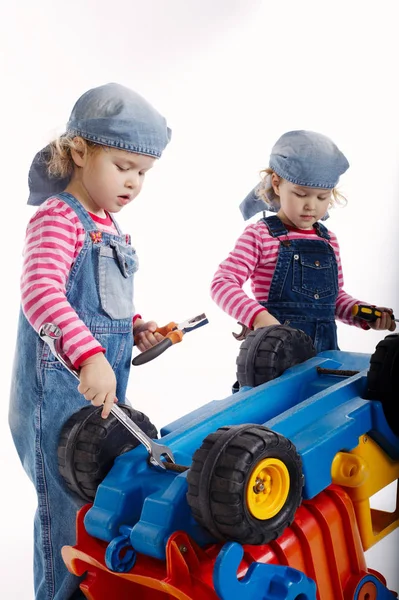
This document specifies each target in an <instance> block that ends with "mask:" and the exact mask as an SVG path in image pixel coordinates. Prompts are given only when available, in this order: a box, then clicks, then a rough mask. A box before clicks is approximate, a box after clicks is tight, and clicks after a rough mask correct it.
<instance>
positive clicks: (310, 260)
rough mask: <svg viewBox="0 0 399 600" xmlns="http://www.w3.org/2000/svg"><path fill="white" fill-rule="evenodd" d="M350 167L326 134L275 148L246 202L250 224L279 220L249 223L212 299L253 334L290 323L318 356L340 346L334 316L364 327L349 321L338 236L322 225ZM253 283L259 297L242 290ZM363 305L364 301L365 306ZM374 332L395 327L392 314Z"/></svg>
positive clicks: (288, 136)
mask: <svg viewBox="0 0 399 600" xmlns="http://www.w3.org/2000/svg"><path fill="white" fill-rule="evenodd" d="M348 167H349V163H348V161H347V159H346V158H345V156H344V155H343V154H342V152H341V151H340V150H339V149H338V148H337V146H336V145H335V144H334V143H333V142H332V141H331V140H330V139H329V138H327V137H325V136H324V135H321V134H319V133H314V132H312V131H290V132H288V133H285V134H284V135H283V136H281V138H280V139H279V140H278V141H277V143H276V144H275V145H274V147H273V149H272V152H271V155H270V162H269V168H268V169H266V170H265V171H264V175H265V176H264V177H263V179H262V181H261V183H260V184H259V185H258V186H257V187H256V188H254V190H252V192H250V194H249V195H248V196H247V197H246V198H245V200H244V201H243V202H242V203H241V205H240V209H241V212H242V214H243V216H244V218H245V219H248V218H250V217H252V216H253V215H255V214H256V213H258V212H260V211H265V210H270V211H272V212H277V214H276V215H274V216H270V217H267V218H263V219H261V220H260V221H258V222H257V223H255V224H253V225H249V226H248V227H247V228H246V229H245V230H244V233H243V234H242V235H241V236H240V238H239V239H238V240H237V242H236V245H235V248H234V250H233V251H232V252H231V253H230V254H229V256H228V257H227V258H226V260H224V261H223V262H222V263H221V264H220V265H219V268H218V270H217V272H216V274H215V276H214V278H213V281H212V286H211V295H212V298H213V300H214V301H215V302H216V303H217V304H218V305H219V306H220V307H221V308H222V309H223V310H224V311H225V312H227V313H228V314H229V315H231V316H232V317H234V318H235V319H237V320H238V321H240V322H241V323H242V324H243V325H245V326H247V327H248V328H250V329H258V328H259V327H266V326H268V325H273V324H277V323H286V324H289V325H290V326H291V327H294V328H297V329H302V330H303V331H305V333H307V334H308V335H309V336H310V337H311V338H312V339H313V343H314V345H315V348H316V351H317V352H322V351H323V350H331V349H337V348H338V345H337V328H336V323H335V319H340V320H341V321H343V322H344V323H348V324H349V325H357V326H360V327H362V328H363V329H369V326H368V325H367V324H365V322H364V321H361V320H359V319H357V318H354V317H353V316H352V308H353V306H354V305H355V304H359V301H358V300H356V299H355V298H353V297H352V296H349V294H347V293H346V292H345V291H344V289H343V274H342V267H341V260H340V255H339V246H338V241H337V238H336V236H335V235H334V234H333V233H332V232H331V231H329V230H328V229H327V228H326V227H325V226H324V225H322V224H321V223H320V222H319V221H320V219H321V220H325V219H326V218H328V214H327V211H328V208H329V206H331V205H332V204H333V203H334V202H336V201H339V199H340V194H339V192H338V191H337V190H336V185H337V183H338V180H339V177H340V175H342V174H343V173H344V172H345V171H346V170H347V169H348ZM248 279H250V280H251V284H252V292H253V295H254V297H255V299H252V298H249V297H248V296H247V294H246V293H245V292H244V291H243V290H242V286H243V284H244V283H245V282H246V281H247V280H248ZM363 304H364V302H363ZM380 310H381V311H382V312H383V314H382V317H381V318H379V319H377V321H375V322H374V323H371V324H370V327H372V328H373V329H389V330H390V331H393V330H394V329H395V322H394V321H393V320H392V318H391V315H392V311H391V310H390V309H385V308H380Z"/></svg>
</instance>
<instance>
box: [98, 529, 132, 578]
mask: <svg viewBox="0 0 399 600" xmlns="http://www.w3.org/2000/svg"><path fill="white" fill-rule="evenodd" d="M120 532H121V535H120V536H119V537H116V538H114V539H113V540H112V542H110V543H109V544H108V547H107V550H106V552H105V564H106V565H107V567H108V569H110V570H111V571H115V572H116V573H128V572H129V571H130V570H131V569H132V567H133V565H134V563H135V562H136V552H135V551H134V550H133V548H132V547H131V545H130V541H129V539H130V534H131V532H132V528H131V527H127V526H126V525H122V527H121V528H120Z"/></svg>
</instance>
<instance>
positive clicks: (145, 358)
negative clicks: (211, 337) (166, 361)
mask: <svg viewBox="0 0 399 600" xmlns="http://www.w3.org/2000/svg"><path fill="white" fill-rule="evenodd" d="M166 327H168V325H166ZM163 329H164V328H160V329H157V331H158V332H159V333H162V330H163ZM182 339H183V332H182V331H181V330H180V329H174V330H173V331H169V333H167V334H166V337H165V338H164V339H163V340H161V341H160V342H158V344H156V345H155V346H153V347H152V348H149V349H148V350H144V352H142V353H141V354H138V355H137V356H135V357H134V359H133V360H132V365H134V366H135V367H138V366H140V365H144V364H145V363H147V362H149V361H150V360H153V359H154V358H157V356H160V354H162V353H163V352H165V350H167V349H168V348H170V346H172V345H173V344H177V343H178V342H181V341H182Z"/></svg>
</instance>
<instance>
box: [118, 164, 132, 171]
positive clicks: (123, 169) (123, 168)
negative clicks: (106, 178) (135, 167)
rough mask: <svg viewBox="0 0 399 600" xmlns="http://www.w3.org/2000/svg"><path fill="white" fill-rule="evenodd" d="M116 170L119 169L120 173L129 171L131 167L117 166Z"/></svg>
mask: <svg viewBox="0 0 399 600" xmlns="http://www.w3.org/2000/svg"><path fill="white" fill-rule="evenodd" d="M116 168H117V169H118V171H128V170H129V167H127V168H125V167H121V166H120V165H116Z"/></svg>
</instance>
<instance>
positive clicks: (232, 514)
mask: <svg viewBox="0 0 399 600" xmlns="http://www.w3.org/2000/svg"><path fill="white" fill-rule="evenodd" d="M264 458H274V459H279V460H281V462H283V463H284V464H285V466H286V467H287V469H288V473H289V478H290V485H289V492H288V496H287V499H286V501H285V503H284V505H283V506H282V508H281V509H280V511H279V512H278V513H277V514H276V515H275V516H273V517H271V518H270V519H266V520H260V519H257V518H255V517H254V516H253V515H252V514H251V512H250V510H249V508H248V506H247V496H246V494H247V483H248V480H249V479H250V476H251V473H252V471H253V470H254V468H256V466H257V465H258V464H259V462H260V461H261V460H263V459H264ZM187 483H188V492H187V502H188V504H189V505H190V507H191V510H192V514H193V516H194V518H195V519H196V521H197V522H198V523H199V524H200V525H202V526H203V527H205V528H206V529H207V530H208V531H209V532H210V533H211V535H213V536H214V537H215V538H216V539H218V540H222V541H225V540H234V541H237V542H240V543H241V544H256V545H260V544H267V543H269V542H270V541H271V540H274V539H276V538H278V537H279V536H280V535H281V534H282V532H283V531H284V529H285V528H286V527H288V526H289V525H290V524H291V523H292V521H293V519H294V516H295V512H296V510H297V508H298V506H299V505H300V503H301V500H302V488H303V483H304V477H303V474H302V461H301V458H300V456H299V454H298V453H297V451H296V448H295V446H294V445H293V444H292V443H291V442H290V441H289V440H288V439H287V438H285V437H284V436H282V435H280V434H278V433H276V432H274V431H272V430H271V429H267V428H266V427H263V426H261V425H253V424H249V425H248V424H247V425H235V426H232V427H221V428H220V429H218V430H217V431H216V432H215V433H211V434H210V435H208V436H207V437H206V438H205V440H204V441H203V443H202V445H201V447H200V448H199V449H198V450H197V451H196V452H195V453H194V456H193V461H192V464H191V467H190V470H189V472H188V474H187ZM272 485H273V482H272Z"/></svg>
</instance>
